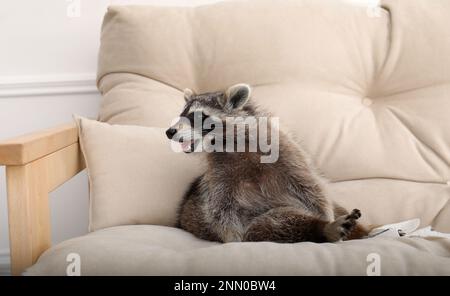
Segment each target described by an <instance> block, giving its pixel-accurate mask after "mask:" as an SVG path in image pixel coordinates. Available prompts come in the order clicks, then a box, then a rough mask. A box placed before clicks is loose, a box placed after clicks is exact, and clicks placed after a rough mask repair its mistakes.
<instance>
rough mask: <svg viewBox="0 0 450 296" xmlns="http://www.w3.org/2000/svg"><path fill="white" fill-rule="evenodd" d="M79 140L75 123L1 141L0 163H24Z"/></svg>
mask: <svg viewBox="0 0 450 296" xmlns="http://www.w3.org/2000/svg"><path fill="white" fill-rule="evenodd" d="M77 142H78V131H77V127H76V125H75V124H74V123H70V124H65V125H61V126H57V127H54V128H50V129H47V130H42V131H39V132H35V133H31V134H27V135H23V136H20V137H17V138H14V139H11V140H6V141H2V142H0V164H2V165H23V164H26V163H29V162H32V161H33V160H36V159H39V158H41V157H44V156H46V155H48V154H50V153H52V152H55V151H58V150H60V149H62V148H65V147H67V146H69V145H71V144H74V143H77Z"/></svg>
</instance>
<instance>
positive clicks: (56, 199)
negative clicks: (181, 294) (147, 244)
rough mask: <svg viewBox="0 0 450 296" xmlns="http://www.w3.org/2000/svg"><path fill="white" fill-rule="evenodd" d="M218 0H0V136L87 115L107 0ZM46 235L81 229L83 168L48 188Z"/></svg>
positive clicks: (3, 238)
mask: <svg viewBox="0 0 450 296" xmlns="http://www.w3.org/2000/svg"><path fill="white" fill-rule="evenodd" d="M217 1H219V0H153V1H152V0H141V1H139V0H135V1H132V0H130V1H126V0H39V1H34V0H2V1H1V3H0V140H2V139H6V138H9V137H13V136H16V135H20V134H23V133H27V132H31V131H35V130H39V129H42V128H46V127H51V126H54V125H56V124H59V123H64V122H69V121H71V116H72V113H77V114H80V115H85V116H89V117H95V116H96V114H97V111H98V105H99V99H100V96H99V94H98V93H97V91H96V89H95V73H96V66H97V50H98V47H99V33H100V26H101V22H102V18H103V15H104V13H105V11H106V8H107V6H108V5H110V4H115V5H121V4H158V5H199V4H207V3H212V2H217ZM50 204H51V213H52V227H53V233H52V235H53V242H54V243H57V242H60V241H62V240H65V239H67V238H70V237H74V236H78V235H80V234H83V233H86V231H87V223H88V221H87V219H88V194H87V177H86V174H85V173H84V172H83V173H81V174H80V175H78V176H77V177H75V178H74V179H72V180H71V181H69V182H68V183H67V184H65V185H63V186H62V187H60V188H58V189H57V190H56V191H55V192H53V193H51V195H50ZM6 207H7V203H6V188H5V172H4V168H3V167H0V274H2V273H5V269H6V268H7V267H6V266H5V262H6V261H7V256H8V230H7V211H6Z"/></svg>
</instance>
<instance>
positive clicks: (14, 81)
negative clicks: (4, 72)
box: [0, 73, 98, 99]
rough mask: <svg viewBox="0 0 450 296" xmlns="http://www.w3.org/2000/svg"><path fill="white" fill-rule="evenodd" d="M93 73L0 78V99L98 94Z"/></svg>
mask: <svg viewBox="0 0 450 296" xmlns="http://www.w3.org/2000/svg"><path fill="white" fill-rule="evenodd" d="M95 79H96V75H95V74H93V73H83V74H61V75H36V76H3V77H2V76H0V99H1V98H16V97H34V96H54V95H75V94H95V93H98V90H97V86H96V80H95Z"/></svg>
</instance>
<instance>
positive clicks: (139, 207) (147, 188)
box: [76, 117, 204, 231]
mask: <svg viewBox="0 0 450 296" xmlns="http://www.w3.org/2000/svg"><path fill="white" fill-rule="evenodd" d="M76 121H77V123H78V126H79V134H80V143H81V148H82V151H83V154H84V157H85V160H86V167H87V171H88V176H89V184H90V186H89V188H90V189H89V190H90V208H89V211H90V213H89V217H90V221H89V230H90V231H94V230H97V229H101V228H105V227H110V226H116V225H129V224H157V225H168V226H174V225H175V223H176V212H177V209H178V204H179V203H180V200H181V198H182V196H183V194H184V192H185V191H186V190H187V188H188V186H189V184H190V183H191V182H192V181H193V180H194V179H195V178H196V177H197V176H198V175H200V174H201V172H202V171H203V170H204V169H202V163H201V162H200V163H199V161H198V158H196V157H187V156H186V155H185V154H184V153H175V152H173V151H172V149H171V147H170V145H169V141H168V140H167V138H166V137H165V134H164V130H163V129H161V128H152V127H141V126H120V125H109V124H107V123H102V122H97V121H94V120H89V119H86V118H82V117H77V118H76Z"/></svg>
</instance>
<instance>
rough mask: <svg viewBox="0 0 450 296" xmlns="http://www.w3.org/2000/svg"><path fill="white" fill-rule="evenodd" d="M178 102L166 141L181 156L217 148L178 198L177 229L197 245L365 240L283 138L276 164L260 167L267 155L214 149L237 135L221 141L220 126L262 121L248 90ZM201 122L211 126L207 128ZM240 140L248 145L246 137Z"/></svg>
mask: <svg viewBox="0 0 450 296" xmlns="http://www.w3.org/2000/svg"><path fill="white" fill-rule="evenodd" d="M184 98H185V101H186V104H185V107H184V109H183V111H182V112H181V114H180V118H184V119H186V120H179V121H177V122H176V123H175V124H174V125H172V126H171V127H170V128H169V129H168V130H167V131H166V135H167V137H168V138H169V139H171V140H172V141H174V142H180V143H181V147H182V149H183V151H184V152H185V153H191V152H196V151H198V148H199V147H202V146H208V145H209V146H208V147H211V145H215V144H217V142H218V141H220V142H221V143H220V144H219V145H218V146H217V145H216V146H215V148H214V149H213V150H212V151H210V153H204V155H205V156H206V162H207V169H206V172H205V173H204V174H203V175H202V176H200V177H198V178H197V179H196V180H195V181H194V182H193V183H192V184H191V186H190V188H189V190H188V191H187V193H186V195H185V196H184V198H183V201H182V203H181V205H180V208H179V212H178V227H180V228H182V229H184V230H186V231H188V232H190V233H192V234H194V235H195V236H197V237H199V238H201V239H205V240H210V241H218V242H223V243H227V242H241V241H244V242H245V241H271V242H279V243H295V242H303V241H311V242H317V243H322V242H337V241H340V240H347V239H356V238H363V237H364V236H366V235H367V233H368V232H367V230H366V229H365V228H364V227H363V226H361V225H360V224H359V223H358V222H357V220H358V219H359V218H360V217H361V212H360V211H359V210H358V209H353V210H352V211H351V212H350V213H348V212H347V211H346V210H345V209H344V208H342V207H340V206H339V205H337V204H335V203H333V202H331V201H330V200H329V198H328V196H329V194H328V193H327V182H326V180H325V179H324V178H323V177H321V175H320V174H319V173H318V172H317V170H316V169H315V168H314V166H313V165H312V162H311V161H310V160H309V158H308V157H307V154H306V153H305V151H303V149H302V148H301V147H300V146H299V145H298V144H297V143H296V142H295V141H293V140H292V139H291V138H290V137H289V136H288V135H287V134H284V133H282V132H281V131H279V135H278V139H277V145H278V147H277V148H278V158H277V160H276V161H274V162H269V163H262V162H261V157H262V156H267V151H262V150H261V149H260V148H257V149H256V151H253V152H252V151H249V149H247V150H245V151H240V152H228V150H224V149H220V148H223V147H225V146H227V145H229V144H230V143H231V144H233V146H234V145H235V144H236V142H237V141H238V140H239V139H238V136H237V135H236V134H234V135H233V136H232V137H229V136H225V134H227V133H226V131H224V130H226V129H227V128H229V127H228V126H227V125H226V124H225V121H226V120H227V118H243V119H246V118H250V117H255V118H261V117H266V116H268V114H267V113H265V112H262V111H260V110H259V108H257V106H256V105H255V104H254V103H253V100H252V99H251V88H250V86H249V85H247V84H237V85H233V86H231V87H229V88H228V89H227V90H226V91H218V92H212V93H205V94H199V95H196V94H194V92H193V91H192V90H190V89H186V90H185V91H184ZM206 121H210V124H209V125H206V124H205V123H206ZM195 122H200V123H201V124H195ZM211 122H212V124H211ZM215 125H221V126H225V128H223V130H222V132H217V131H214V129H213V128H212V127H214V126H215ZM259 128H260V127H259ZM260 129H261V128H260ZM244 138H245V139H244V140H245V143H246V144H249V143H248V142H249V140H250V138H251V137H250V134H249V132H248V131H246V132H245V133H244ZM207 140H208V141H207ZM217 147H218V148H219V149H218V148H217ZM246 147H247V146H246Z"/></svg>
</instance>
